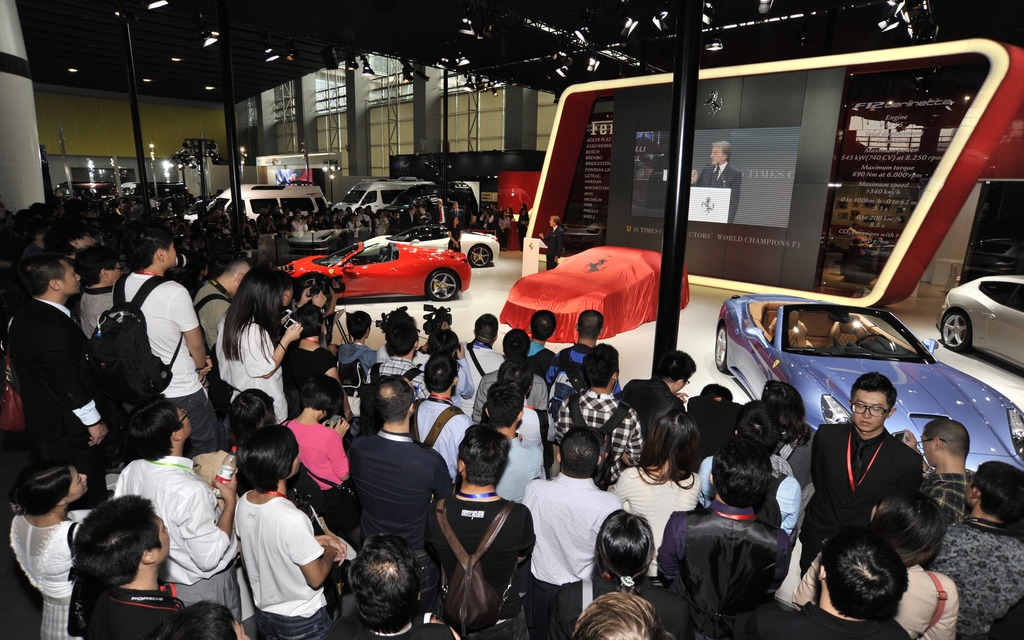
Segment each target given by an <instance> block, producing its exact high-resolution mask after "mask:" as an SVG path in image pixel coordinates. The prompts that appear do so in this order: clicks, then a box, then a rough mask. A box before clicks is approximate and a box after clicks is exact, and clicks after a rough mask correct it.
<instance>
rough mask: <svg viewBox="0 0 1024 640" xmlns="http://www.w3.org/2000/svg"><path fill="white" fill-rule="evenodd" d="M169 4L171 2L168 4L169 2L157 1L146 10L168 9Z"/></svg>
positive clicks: (165, 0)
mask: <svg viewBox="0 0 1024 640" xmlns="http://www.w3.org/2000/svg"><path fill="white" fill-rule="evenodd" d="M169 4H170V2H168V0H155V1H154V2H150V3H149V4H147V5H146V8H147V9H150V10H152V9H159V8H160V7H166V6H167V5H169Z"/></svg>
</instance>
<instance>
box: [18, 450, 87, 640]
mask: <svg viewBox="0 0 1024 640" xmlns="http://www.w3.org/2000/svg"><path fill="white" fill-rule="evenodd" d="M86 486H87V485H86V476H85V474H84V473H78V470H77V469H75V468H74V467H73V466H71V465H70V464H68V463H67V462H60V461H56V460H47V461H44V462H37V463H35V464H31V465H29V466H27V467H25V468H24V469H22V470H21V473H20V474H18V479H17V481H16V482H15V483H14V488H13V489H11V494H10V497H11V505H13V507H14V513H15V515H14V520H13V521H12V522H11V547H12V548H13V549H14V556H15V557H16V558H17V559H18V564H19V565H21V570H22V571H24V572H25V575H26V576H28V580H29V582H31V583H32V586H33V587H35V588H36V589H39V592H40V593H42V594H43V622H42V625H41V627H40V629H39V637H40V638H42V640H58V639H64V638H68V637H69V636H68V632H67V627H68V607H69V605H70V603H71V583H70V582H68V572H69V571H70V569H71V547H70V544H71V539H72V537H73V532H72V531H71V528H72V526H74V523H73V522H72V519H71V517H70V516H69V515H68V510H67V509H68V505H69V504H71V503H73V502H74V501H76V500H78V499H79V498H81V497H82V496H83V495H85V491H86ZM82 513H83V514H84V512H82Z"/></svg>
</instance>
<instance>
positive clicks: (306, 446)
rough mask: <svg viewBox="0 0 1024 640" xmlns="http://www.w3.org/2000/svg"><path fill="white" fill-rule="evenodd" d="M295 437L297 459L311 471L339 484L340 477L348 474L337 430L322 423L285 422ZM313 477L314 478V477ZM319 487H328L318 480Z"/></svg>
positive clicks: (346, 461) (346, 460)
mask: <svg viewBox="0 0 1024 640" xmlns="http://www.w3.org/2000/svg"><path fill="white" fill-rule="evenodd" d="M285 426H287V427H288V428H289V429H291V430H292V433H294V434H295V439H296V440H298V441H299V460H300V461H301V462H302V464H304V465H306V468H307V469H309V470H310V471H311V472H312V473H314V474H316V475H318V476H320V477H321V478H323V479H325V480H330V481H331V482H334V483H337V484H341V480H342V478H344V477H346V476H347V475H348V456H346V455H345V448H344V447H342V445H341V436H339V435H338V432H337V431H335V430H334V429H331V428H329V427H325V426H324V425H322V424H302V423H301V422H296V421H295V420H289V421H288V422H286V423H285ZM314 479H315V478H314ZM316 483H317V484H318V485H319V486H320V488H321V489H329V488H330V487H329V486H327V485H325V484H324V483H322V482H320V481H319V480H317V481H316Z"/></svg>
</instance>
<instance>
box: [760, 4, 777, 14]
mask: <svg viewBox="0 0 1024 640" xmlns="http://www.w3.org/2000/svg"><path fill="white" fill-rule="evenodd" d="M774 1H775V0H758V3H757V12H758V13H760V14H761V15H764V14H766V13H768V12H769V11H771V10H772V3H773V2H774Z"/></svg>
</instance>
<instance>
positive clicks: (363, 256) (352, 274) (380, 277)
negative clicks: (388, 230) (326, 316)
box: [328, 244, 396, 298]
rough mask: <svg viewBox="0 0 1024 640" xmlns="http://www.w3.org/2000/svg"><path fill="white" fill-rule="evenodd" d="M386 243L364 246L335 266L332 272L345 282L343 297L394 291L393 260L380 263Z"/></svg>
mask: <svg viewBox="0 0 1024 640" xmlns="http://www.w3.org/2000/svg"><path fill="white" fill-rule="evenodd" d="M389 247H390V245H388V244H379V245H375V246H372V247H365V248H364V249H363V250H362V251H360V252H358V253H356V254H354V255H353V256H352V257H351V258H349V259H347V260H346V261H345V262H343V263H341V264H340V265H338V266H336V267H332V269H333V270H334V273H330V270H329V271H328V273H329V275H331V276H335V275H336V274H337V275H340V276H341V279H342V282H344V283H345V292H344V293H343V294H342V295H343V297H345V298H362V297H366V296H383V295H388V294H390V293H391V292H392V291H394V272H395V269H394V267H395V264H396V262H395V261H388V262H384V263H382V262H381V261H380V260H381V258H382V252H383V251H384V250H386V249H387V248H389Z"/></svg>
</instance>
